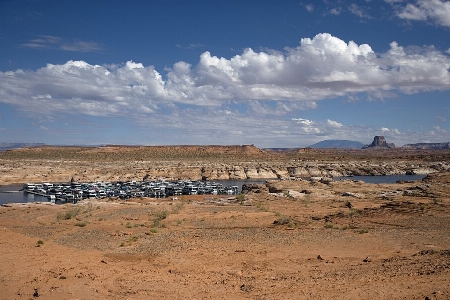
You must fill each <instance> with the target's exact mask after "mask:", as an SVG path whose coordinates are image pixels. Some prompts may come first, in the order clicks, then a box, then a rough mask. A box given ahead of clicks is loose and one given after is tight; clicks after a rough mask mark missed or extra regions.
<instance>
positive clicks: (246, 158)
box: [0, 146, 450, 184]
mask: <svg viewBox="0 0 450 300" xmlns="http://www.w3.org/2000/svg"><path fill="white" fill-rule="evenodd" d="M448 170H450V151H446V150H442V151H429V152H426V151H399V150H397V149H392V150H390V151H361V150H354V151H353V152H352V151H351V150H314V149H304V151H301V149H299V150H296V151H291V152H286V153H284V152H283V153H274V152H266V151H263V150H260V149H258V148H256V147H254V146H213V147H211V146H186V147H183V146H176V147H175V146H174V147H120V146H114V147H97V148H95V147H85V148H83V147H40V148H29V149H15V150H9V151H6V152H2V153H0V171H1V172H0V184H10V183H24V182H46V181H53V182H67V181H70V180H71V179H72V178H74V179H75V180H77V181H126V180H142V179H143V178H146V179H149V180H151V179H160V178H164V179H167V180H171V179H192V180H201V179H203V180H228V179H296V178H304V177H338V176H351V175H354V176H357V175H373V176H376V175H402V174H430V173H434V172H439V171H448Z"/></svg>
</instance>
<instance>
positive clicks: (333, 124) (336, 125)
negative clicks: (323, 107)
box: [327, 119, 344, 128]
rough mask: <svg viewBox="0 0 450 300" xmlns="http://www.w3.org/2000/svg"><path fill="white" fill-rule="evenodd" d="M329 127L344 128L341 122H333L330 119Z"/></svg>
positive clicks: (328, 121)
mask: <svg viewBox="0 0 450 300" xmlns="http://www.w3.org/2000/svg"><path fill="white" fill-rule="evenodd" d="M327 125H328V126H330V127H333V128H341V127H342V126H344V125H342V124H341V123H339V122H336V121H332V120H329V119H328V120H327Z"/></svg>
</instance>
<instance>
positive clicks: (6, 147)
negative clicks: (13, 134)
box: [0, 143, 45, 151]
mask: <svg viewBox="0 0 450 300" xmlns="http://www.w3.org/2000/svg"><path fill="white" fill-rule="evenodd" d="M44 145H45V144H44V143H0V151H6V150H9V149H16V148H33V147H40V146H44Z"/></svg>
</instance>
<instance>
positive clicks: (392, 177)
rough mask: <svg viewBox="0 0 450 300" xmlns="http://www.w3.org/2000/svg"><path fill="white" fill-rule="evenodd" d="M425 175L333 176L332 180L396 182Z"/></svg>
mask: <svg viewBox="0 0 450 300" xmlns="http://www.w3.org/2000/svg"><path fill="white" fill-rule="evenodd" d="M425 176H426V175H386V176H352V177H334V178H333V180H345V179H349V180H361V181H364V182H365V183H396V182H397V181H399V180H405V181H409V180H422V179H423V178H425Z"/></svg>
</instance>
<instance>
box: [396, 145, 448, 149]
mask: <svg viewBox="0 0 450 300" xmlns="http://www.w3.org/2000/svg"><path fill="white" fill-rule="evenodd" d="M402 148H403V149H415V150H417V149H420V150H444V149H450V143H417V144H406V145H404V146H403V147H402Z"/></svg>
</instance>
